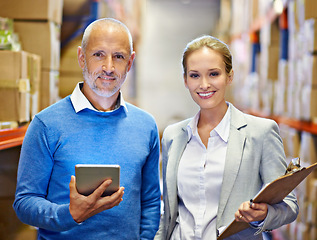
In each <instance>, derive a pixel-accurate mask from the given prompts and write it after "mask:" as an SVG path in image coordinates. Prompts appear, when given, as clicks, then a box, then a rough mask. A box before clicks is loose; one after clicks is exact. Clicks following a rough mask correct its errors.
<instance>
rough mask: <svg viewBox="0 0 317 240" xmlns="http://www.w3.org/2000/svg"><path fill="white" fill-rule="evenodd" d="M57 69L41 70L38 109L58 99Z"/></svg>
mask: <svg viewBox="0 0 317 240" xmlns="http://www.w3.org/2000/svg"><path fill="white" fill-rule="evenodd" d="M58 85H59V71H54V70H51V71H46V70H42V71H41V85H40V88H41V89H40V100H39V105H40V110H43V109H44V108H46V107H48V106H50V105H52V104H53V103H55V102H57V101H58V100H59V96H58Z"/></svg>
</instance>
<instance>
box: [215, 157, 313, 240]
mask: <svg viewBox="0 0 317 240" xmlns="http://www.w3.org/2000/svg"><path fill="white" fill-rule="evenodd" d="M316 168H317V163H314V164H312V165H310V166H309V167H302V168H300V169H299V170H297V171H295V172H292V173H286V174H285V175H283V176H281V177H278V178H277V179H275V180H274V181H273V182H271V183H269V184H267V185H266V186H265V187H263V188H262V189H261V190H260V192H259V193H258V194H257V195H256V196H255V197H254V199H253V202H254V203H267V204H270V205H273V204H276V203H279V202H281V201H282V200H283V199H284V198H285V197H286V196H287V195H288V194H289V193H290V192H291V191H292V190H293V189H294V188H295V187H297V186H298V185H299V184H300V183H301V182H302V181H303V180H304V179H305V178H306V177H307V176H308V175H309V174H310V173H311V172H313V171H314V170H315V169H316ZM249 227H250V225H249V223H246V222H237V221H235V220H233V221H232V222H231V223H230V224H229V225H228V226H227V227H226V228H225V229H224V231H223V232H222V233H221V234H220V235H219V236H218V238H217V240H222V239H225V238H227V237H229V236H231V235H233V234H235V233H238V232H240V231H242V230H244V229H247V228H249Z"/></svg>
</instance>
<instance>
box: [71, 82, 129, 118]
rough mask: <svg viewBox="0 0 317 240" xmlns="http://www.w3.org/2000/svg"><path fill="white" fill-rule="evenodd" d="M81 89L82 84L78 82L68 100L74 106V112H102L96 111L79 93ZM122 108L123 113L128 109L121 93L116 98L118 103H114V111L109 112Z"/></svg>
mask: <svg viewBox="0 0 317 240" xmlns="http://www.w3.org/2000/svg"><path fill="white" fill-rule="evenodd" d="M82 87H83V82H79V83H78V84H77V85H76V87H75V89H74V91H73V93H72V95H71V96H70V100H71V102H72V104H73V106H74V109H75V112H76V113H78V112H80V111H81V110H84V109H86V108H87V109H90V110H93V111H96V112H102V111H100V110H98V109H96V108H95V107H94V106H93V105H92V104H91V103H90V102H89V100H88V99H87V98H86V96H85V95H84V94H83V93H82V91H81V88H82ZM121 106H123V107H124V109H125V111H126V112H127V111H128V108H127V106H126V103H125V101H124V99H123V96H122V94H121V92H120V93H119V98H118V101H117V103H116V106H115V109H114V110H111V111H109V112H112V111H115V110H117V109H118V108H119V107H121Z"/></svg>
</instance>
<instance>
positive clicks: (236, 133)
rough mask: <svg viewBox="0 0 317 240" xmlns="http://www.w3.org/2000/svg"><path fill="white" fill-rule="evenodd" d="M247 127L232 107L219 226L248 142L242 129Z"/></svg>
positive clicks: (237, 111)
mask: <svg viewBox="0 0 317 240" xmlns="http://www.w3.org/2000/svg"><path fill="white" fill-rule="evenodd" d="M246 125H247V124H246V122H245V120H244V117H243V114H242V113H241V112H240V111H239V110H237V109H236V108H235V107H234V106H233V105H231V120H230V135H229V141H228V148H227V155H226V163H225V170H224V174H223V183H222V188H221V194H220V201H219V207H218V214H217V226H218V225H219V222H220V219H221V216H222V214H223V211H224V209H225V207H226V204H227V202H228V199H229V197H230V193H231V192H232V188H233V185H234V182H235V180H236V177H237V175H238V171H239V167H240V163H241V160H242V153H243V150H244V145H245V140H246V135H245V133H244V132H243V131H241V128H243V127H245V126H246Z"/></svg>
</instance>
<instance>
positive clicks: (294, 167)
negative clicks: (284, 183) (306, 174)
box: [285, 157, 303, 175]
mask: <svg viewBox="0 0 317 240" xmlns="http://www.w3.org/2000/svg"><path fill="white" fill-rule="evenodd" d="M302 169H303V167H301V166H300V159H299V157H297V158H293V159H292V160H291V162H290V163H289V164H288V166H287V169H286V171H285V175H287V174H291V173H294V172H298V171H300V170H302Z"/></svg>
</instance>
